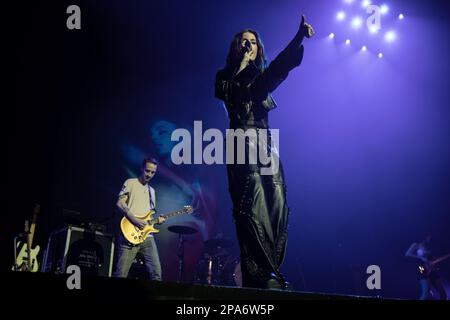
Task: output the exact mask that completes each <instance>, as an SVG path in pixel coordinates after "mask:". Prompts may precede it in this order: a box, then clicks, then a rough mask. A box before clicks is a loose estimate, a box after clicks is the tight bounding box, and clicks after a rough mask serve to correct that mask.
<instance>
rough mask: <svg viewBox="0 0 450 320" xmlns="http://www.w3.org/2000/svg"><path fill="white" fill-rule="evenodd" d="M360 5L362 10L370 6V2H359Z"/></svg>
mask: <svg viewBox="0 0 450 320" xmlns="http://www.w3.org/2000/svg"><path fill="white" fill-rule="evenodd" d="M361 5H362V7H363V8H367V7H368V6H370V0H363V1H362V2H361Z"/></svg>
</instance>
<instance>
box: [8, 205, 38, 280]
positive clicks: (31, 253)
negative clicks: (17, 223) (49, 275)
mask: <svg viewBox="0 0 450 320" xmlns="http://www.w3.org/2000/svg"><path fill="white" fill-rule="evenodd" d="M40 209H41V207H40V205H39V204H36V205H35V206H34V209H33V217H32V219H31V227H30V226H29V221H28V220H26V221H25V230H24V231H25V232H24V238H25V239H24V240H25V241H24V242H23V241H19V242H18V243H17V248H16V250H17V252H18V254H17V256H16V261H15V265H14V266H13V268H12V269H13V270H16V271H28V272H37V271H38V270H39V265H38V261H37V255H38V253H39V250H40V247H39V246H36V247H35V248H32V245H33V238H34V232H35V230H36V218H37V215H38V213H39V210H40Z"/></svg>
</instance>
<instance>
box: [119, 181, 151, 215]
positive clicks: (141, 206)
mask: <svg viewBox="0 0 450 320" xmlns="http://www.w3.org/2000/svg"><path fill="white" fill-rule="evenodd" d="M149 190H150V194H151V203H150V195H149ZM124 194H126V195H127V196H128V199H127V206H128V208H130V210H131V212H132V213H133V214H134V215H135V216H136V217H138V218H142V217H145V216H146V215H147V214H148V212H149V211H150V210H152V209H154V208H155V207H156V197H155V189H153V188H152V187H150V186H149V185H148V184H145V185H143V184H142V183H141V182H140V181H139V179H137V178H132V179H128V180H126V181H125V183H124V184H123V187H122V190H120V192H119V197H120V196H122V195H124Z"/></svg>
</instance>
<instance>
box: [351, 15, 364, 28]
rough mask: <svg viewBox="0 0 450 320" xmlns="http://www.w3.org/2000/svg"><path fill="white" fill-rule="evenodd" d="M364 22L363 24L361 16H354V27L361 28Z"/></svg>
mask: <svg viewBox="0 0 450 320" xmlns="http://www.w3.org/2000/svg"><path fill="white" fill-rule="evenodd" d="M362 24H363V21H362V19H361V18H360V17H355V18H353V20H352V28H354V29H359V28H361V26H362Z"/></svg>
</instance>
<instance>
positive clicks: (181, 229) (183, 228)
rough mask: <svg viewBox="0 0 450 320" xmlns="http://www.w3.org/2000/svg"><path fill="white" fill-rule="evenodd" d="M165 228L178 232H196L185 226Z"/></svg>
mask: <svg viewBox="0 0 450 320" xmlns="http://www.w3.org/2000/svg"><path fill="white" fill-rule="evenodd" d="M167 229H168V230H169V231H171V232H174V233H178V234H194V233H196V232H197V230H196V229H194V228H191V227H187V226H170V227H168V228H167Z"/></svg>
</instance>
